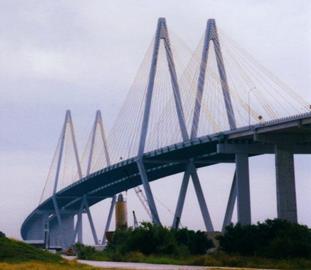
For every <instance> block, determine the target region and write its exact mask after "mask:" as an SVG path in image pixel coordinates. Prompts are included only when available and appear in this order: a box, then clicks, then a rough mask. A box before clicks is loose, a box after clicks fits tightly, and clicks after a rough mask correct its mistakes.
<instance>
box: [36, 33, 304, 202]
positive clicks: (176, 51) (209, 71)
mask: <svg viewBox="0 0 311 270" xmlns="http://www.w3.org/2000/svg"><path fill="white" fill-rule="evenodd" d="M218 36H219V42H220V48H219V47H217V46H214V43H213V42H210V43H209V50H208V56H207V63H206V64H207V65H206V70H205V74H204V75H205V80H204V86H203V92H202V100H201V112H200V117H199V118H196V117H195V115H194V114H195V112H194V107H195V106H194V105H195V103H196V102H199V100H198V96H197V89H198V81H199V79H200V77H199V76H200V75H199V74H200V68H201V62H202V51H203V48H204V44H205V43H204V40H205V38H204V36H203V37H202V38H201V40H200V42H199V44H198V46H197V48H196V49H195V50H194V52H191V50H190V49H189V48H188V47H187V45H186V44H185V43H184V42H183V41H182V40H181V39H180V38H179V37H178V36H177V35H176V34H175V33H173V32H170V45H171V48H172V52H173V58H174V63H175V67H176V72H177V77H178V83H179V88H180V95H181V101H182V108H183V113H184V118H185V119H184V120H185V124H186V127H187V130H188V133H189V134H191V128H192V126H193V125H194V124H196V125H197V126H198V131H197V134H194V136H203V135H208V134H213V133H216V132H220V131H225V130H229V129H230V126H229V123H228V114H227V111H226V106H225V104H226V100H225V97H224V96H225V95H224V90H223V87H222V84H223V83H224V82H223V81H222V80H221V76H220V75H219V72H225V73H226V77H227V81H228V86H229V87H228V89H225V91H228V92H229V96H230V98H231V102H232V107H233V113H234V115H232V117H234V118H235V120H236V126H237V127H241V126H247V125H252V124H256V123H259V122H264V121H270V120H273V119H278V118H282V117H287V116H291V115H295V114H301V113H306V112H309V111H310V105H309V104H308V103H307V102H306V101H305V100H304V99H303V98H301V97H300V96H299V95H298V94H297V93H296V92H295V91H294V90H293V89H291V88H290V87H288V86H287V85H286V84H284V83H283V82H281V81H280V80H279V79H278V78H277V77H276V76H274V75H273V74H272V73H271V72H269V71H268V70H267V69H266V68H264V67H263V66H262V65H261V64H259V63H258V62H257V61H256V60H255V59H254V58H253V57H252V56H250V55H249V54H248V53H247V52H246V51H245V50H244V49H241V48H240V47H239V46H238V45H237V43H236V42H234V41H233V40H231V39H230V38H229V37H227V35H225V34H224V33H223V31H219V32H218ZM154 43H155V39H154V40H152V42H151V44H150V46H149V47H148V49H147V51H146V53H145V56H144V58H143V61H142V63H141V65H140V67H139V69H138V72H137V74H136V77H135V79H134V81H133V83H132V86H131V87H130V89H129V92H128V95H127V97H126V99H125V102H124V103H123V105H122V108H121V110H120V112H119V114H118V116H117V118H116V119H115V121H114V125H113V126H112V128H111V130H110V132H109V133H108V136H107V139H105V137H104V133H103V128H102V124H100V122H101V120H100V121H98V122H96V123H95V124H94V125H95V126H94V129H93V131H94V132H93V133H92V134H91V135H90V137H89V139H88V142H87V144H86V147H85V150H84V152H83V155H82V157H81V168H82V169H81V171H82V172H79V168H77V162H76V160H77V151H76V150H75V147H74V145H75V139H74V132H73V125H72V121H71V120H70V121H69V120H67V122H68V123H67V122H65V124H64V129H63V133H62V136H61V139H60V141H59V143H58V145H57V149H56V152H55V155H54V158H53V160H52V165H51V168H50V172H49V174H48V178H47V181H46V184H45V188H44V190H43V193H42V196H41V199H40V202H42V201H43V200H44V199H46V198H48V197H49V196H50V195H51V194H52V192H53V188H55V186H54V182H55V179H56V178H58V185H57V186H56V191H58V190H60V189H61V188H63V187H65V186H66V185H68V184H70V183H73V182H74V181H76V180H77V179H79V178H80V176H81V175H83V176H85V175H87V174H89V173H92V172H94V171H97V170H99V169H102V168H103V167H106V166H107V165H109V164H110V163H111V164H114V163H116V162H119V161H120V160H125V159H127V158H130V157H135V156H136V155H137V153H138V145H139V139H140V133H141V126H142V120H143V112H144V105H145V102H146V95H147V85H148V79H149V71H150V63H151V59H152V56H153V48H154ZM217 55H222V58H223V62H224V67H225V70H219V65H218V63H217V61H216V58H217V57H216V56H217ZM70 119H71V117H70ZM96 125H99V126H98V128H95V127H96ZM70 134H71V135H70ZM63 137H64V138H63ZM62 138H63V139H62ZM181 141H182V136H181V131H180V126H179V122H178V117H177V111H176V106H175V101H174V92H173V89H172V81H171V77H170V72H169V68H168V59H167V55H166V52H165V47H164V44H163V42H160V47H159V54H158V58H157V67H156V75H155V81H154V88H153V97H152V102H151V107H150V120H149V125H148V133H147V138H146V145H145V151H151V150H154V149H158V148H160V147H164V146H167V145H170V144H173V143H178V142H181ZM105 144H106V146H105ZM91 148H92V149H91ZM107 149H109V155H107V151H108V150H107ZM60 152H62V153H63V154H62V156H63V158H62V160H61V166H59V156H60ZM90 152H92V153H91V162H90ZM107 157H109V158H107ZM78 167H79V166H78ZM57 171H59V172H57ZM58 173H59V176H57V174H58ZM137 192H140V191H139V190H138V191H137ZM142 200H144V199H143V198H142Z"/></svg>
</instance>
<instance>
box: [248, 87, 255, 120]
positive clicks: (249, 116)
mask: <svg viewBox="0 0 311 270" xmlns="http://www.w3.org/2000/svg"><path fill="white" fill-rule="evenodd" d="M255 89H256V87H255V86H254V87H252V88H250V89H248V91H247V103H248V126H250V125H251V104H250V94H251V93H252V92H253V91H254V90H255Z"/></svg>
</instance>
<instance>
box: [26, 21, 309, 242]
mask: <svg viewBox="0 0 311 270" xmlns="http://www.w3.org/2000/svg"><path fill="white" fill-rule="evenodd" d="M187 52H188V54H189V49H188V48H187V47H186V46H185V44H184V43H183V42H182V41H181V40H180V39H179V38H178V37H177V36H175V35H174V34H173V33H171V32H170V33H169V31H168V28H167V25H166V21H165V19H164V18H160V19H159V20H158V24H157V29H156V33H155V36H154V39H153V40H152V42H151V44H150V46H149V48H148V50H147V52H146V54H145V57H144V59H143V61H142V64H141V66H140V68H139V70H138V72H137V75H136V78H135V80H134V82H133V84H132V86H131V88H130V90H129V93H128V96H127V98H126V100H125V102H124V104H123V107H122V109H121V111H120V113H119V115H118V116H117V118H116V120H115V123H114V125H113V127H112V129H111V130H110V131H109V133H108V134H107V136H106V134H105V130H104V125H103V120H102V116H101V114H100V112H99V111H97V113H96V118H95V121H94V124H93V128H92V131H91V133H90V136H89V140H88V142H87V144H86V147H85V151H84V152H83V154H82V156H81V157H80V155H79V151H78V146H77V142H76V139H75V131H74V126H73V121H72V118H71V113H70V111H67V112H66V117H65V121H64V124H63V129H62V132H61V136H60V139H59V142H58V145H57V148H56V151H55V154H54V158H53V161H52V165H51V168H50V171H49V174H48V177H47V181H46V184H45V187H44V190H43V192H42V196H41V199H40V202H39V205H38V206H37V207H36V209H34V211H33V212H32V213H30V214H29V216H28V217H27V218H26V220H25V221H24V223H23V225H22V228H21V234H22V237H23V239H24V240H44V239H45V237H46V231H49V242H50V245H54V246H62V247H68V246H70V245H72V244H73V243H74V242H75V241H78V242H82V214H83V213H86V215H87V216H88V219H89V222H90V227H91V230H92V234H93V238H94V242H95V244H99V243H100V242H101V243H104V242H105V241H106V239H105V234H104V235H103V236H102V237H100V239H99V236H98V235H97V232H96V230H95V226H94V222H93V219H92V215H91V211H90V207H91V206H92V205H94V204H96V203H98V202H100V201H102V200H105V199H111V207H110V209H107V211H109V214H108V219H107V222H106V226H105V232H106V231H108V229H109V227H110V222H111V217H112V212H113V208H114V205H115V201H116V194H118V193H120V192H123V191H126V190H128V189H131V188H134V189H135V191H136V193H137V195H138V197H139V199H140V201H141V202H142V205H143V207H145V209H146V211H147V212H148V214H149V215H150V218H151V220H152V222H154V223H157V224H161V219H160V216H159V214H158V211H157V205H156V202H155V200H154V195H153V192H152V189H151V187H150V184H149V182H150V181H155V180H158V179H161V178H163V177H166V176H170V175H174V174H177V173H181V172H183V178H182V179H181V180H182V181H181V187H180V190H179V192H178V194H176V195H177V196H178V201H177V206H176V210H175V214H174V218H173V220H172V226H173V227H175V228H177V227H179V225H180V220H181V217H182V211H183V205H184V202H185V197H186V193H187V188H188V184H189V181H190V179H191V181H192V182H193V186H194V189H195V193H196V197H197V199H198V203H199V206H200V211H201V214H202V217H203V220H204V224H205V227H206V230H207V231H213V230H214V227H213V222H212V220H211V217H210V214H209V209H208V205H207V204H206V201H205V197H204V195H203V190H202V187H201V183H200V179H199V176H198V173H197V169H198V168H201V167H205V166H212V165H214V164H219V163H235V166H236V168H235V173H234V175H233V176H232V179H233V180H232V186H231V190H230V194H229V196H228V203H227V209H226V213H225V217H224V221H223V227H225V226H226V225H227V224H229V223H230V222H231V219H232V215H233V209H234V205H235V202H236V205H237V215H238V222H240V223H242V224H250V223H251V205H250V187H249V165H248V159H249V157H252V156H256V155H262V154H274V155H275V171H276V189H277V214H278V217H279V218H282V219H286V220H289V221H291V222H297V206H296V192H295V171H294V158H293V156H294V154H297V153H299V154H309V153H311V143H310V142H311V129H310V126H311V112H310V110H311V107H310V105H309V104H308V103H307V102H306V101H305V100H304V99H303V98H301V97H300V96H299V95H298V94H297V93H296V92H295V91H294V90H292V89H290V88H289V87H288V86H287V85H285V84H284V83H283V82H281V81H280V80H279V79H278V78H276V77H275V76H274V75H273V74H271V72H269V71H268V70H267V69H265V68H264V67H263V66H261V65H260V64H259V63H257V62H256V60H255V59H253V58H252V57H251V56H250V55H249V54H248V53H247V52H246V51H244V50H242V49H241V48H239V46H238V45H237V44H236V43H235V42H234V41H232V40H231V39H229V38H228V37H227V36H226V35H224V34H223V33H222V32H221V31H219V30H217V28H216V23H215V20H213V19H210V20H208V22H207V26H206V30H205V33H204V36H203V38H202V40H201V41H200V43H199V45H198V47H197V48H196V49H195V51H194V52H192V53H191V54H189V55H190V56H189V57H188V58H186V57H184V58H183V56H184V55H185V54H187ZM140 185H142V188H140ZM75 217H76V218H75Z"/></svg>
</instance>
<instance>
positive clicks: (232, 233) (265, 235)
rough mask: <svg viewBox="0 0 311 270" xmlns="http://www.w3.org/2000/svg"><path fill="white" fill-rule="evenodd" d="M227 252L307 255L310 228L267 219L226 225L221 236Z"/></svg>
mask: <svg viewBox="0 0 311 270" xmlns="http://www.w3.org/2000/svg"><path fill="white" fill-rule="evenodd" d="M218 239H219V244H220V248H221V249H222V250H224V251H225V252H227V253H237V254H240V255H243V256H254V255H259V256H265V257H270V258H295V257H303V258H308V257H310V256H311V231H310V229H309V228H308V227H306V226H303V225H299V224H294V223H290V222H288V221H285V220H280V219H274V220H266V221H265V222H264V223H257V225H244V226H243V225H241V224H236V225H235V226H234V225H232V224H231V225H229V226H227V227H226V230H225V233H224V235H222V236H219V237H218Z"/></svg>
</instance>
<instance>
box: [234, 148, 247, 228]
mask: <svg viewBox="0 0 311 270" xmlns="http://www.w3.org/2000/svg"><path fill="white" fill-rule="evenodd" d="M235 162H236V181H237V210H238V222H239V223H241V224H243V225H246V224H251V200H250V191H249V190H250V189H249V168H248V154H245V153H238V154H236V155H235Z"/></svg>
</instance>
